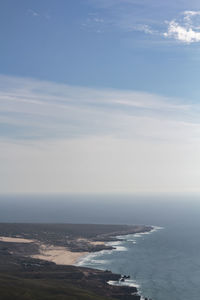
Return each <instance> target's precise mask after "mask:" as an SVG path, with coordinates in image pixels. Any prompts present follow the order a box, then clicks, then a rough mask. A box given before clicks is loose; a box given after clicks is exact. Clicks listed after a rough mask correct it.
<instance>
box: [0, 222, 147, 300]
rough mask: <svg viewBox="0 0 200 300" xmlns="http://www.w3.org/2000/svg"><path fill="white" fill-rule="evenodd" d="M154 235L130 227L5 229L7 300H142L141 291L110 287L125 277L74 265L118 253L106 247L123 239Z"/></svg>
mask: <svg viewBox="0 0 200 300" xmlns="http://www.w3.org/2000/svg"><path fill="white" fill-rule="evenodd" d="M150 230H152V227H150V226H129V225H97V224H95V225H91V224H19V223H17V224H14V223H12V224H11V223H0V237H1V238H0V295H1V297H2V298H1V299H3V300H7V299H20V300H23V299H24V300H25V299H34V300H37V299H42V300H43V299H44V300H45V299H52V300H53V299H56V300H61V299H62V300H63V299H70V300H71V299H74V300H75V299H77V300H82V299H85V300H86V299H97V300H98V299H99V300H101V299H102V300H103V299H105V300H106V299H121V300H122V299H124V300H129V299H132V300H139V299H140V296H139V295H138V293H137V292H138V291H137V288H135V287H127V286H111V285H109V284H108V283H107V282H108V281H110V280H112V281H119V280H120V278H121V274H113V273H112V272H111V271H108V270H106V271H101V270H96V269H89V268H84V267H78V266H72V265H70V264H73V263H75V261H76V260H77V259H78V258H79V257H80V255H85V254H87V253H89V252H96V251H101V250H106V249H113V247H112V246H108V245H106V243H105V242H108V241H116V240H118V238H117V236H119V235H127V234H134V233H140V232H146V231H150ZM59 251H60V252H59ZM62 255H63V256H62ZM69 255H71V260H70V257H69ZM67 257H68V258H67Z"/></svg>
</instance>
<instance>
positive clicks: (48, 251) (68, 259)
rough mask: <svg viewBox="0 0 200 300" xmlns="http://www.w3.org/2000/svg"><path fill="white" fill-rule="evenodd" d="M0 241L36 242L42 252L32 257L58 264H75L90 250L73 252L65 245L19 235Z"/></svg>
mask: <svg viewBox="0 0 200 300" xmlns="http://www.w3.org/2000/svg"><path fill="white" fill-rule="evenodd" d="M0 241H2V242H8V243H24V244H25V243H35V244H38V245H39V248H40V254H35V255H32V256H31V257H32V258H37V259H43V260H47V261H51V262H54V263H56V264H57V265H73V264H75V263H76V262H77V261H78V259H79V258H81V257H82V256H85V255H87V254H88V252H71V251H69V250H67V249H66V248H65V247H56V246H52V245H45V244H42V243H40V242H39V241H36V240H29V239H23V238H17V237H15V238H14V237H4V236H1V237H0Z"/></svg>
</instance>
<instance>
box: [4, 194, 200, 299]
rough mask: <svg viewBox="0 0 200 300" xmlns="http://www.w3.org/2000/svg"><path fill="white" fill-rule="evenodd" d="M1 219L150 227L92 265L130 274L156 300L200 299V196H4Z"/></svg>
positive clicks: (92, 258) (90, 261) (93, 260)
mask: <svg viewBox="0 0 200 300" xmlns="http://www.w3.org/2000/svg"><path fill="white" fill-rule="evenodd" d="M0 221H3V222H6V221H7V222H74V223H110V224H111V223H112V224H123V223H124V224H150V225H156V226H160V227H163V229H160V230H157V231H155V232H153V233H151V234H145V235H139V236H138V235H136V236H133V235H130V236H127V237H126V239H125V240H122V241H121V242H120V243H119V244H118V245H116V246H117V250H116V251H108V252H105V251H104V252H102V253H99V254H98V255H92V256H90V257H89V259H86V260H85V261H84V264H85V265H87V266H90V267H97V268H102V269H110V270H112V271H113V272H117V273H121V274H129V275H131V278H132V279H133V281H134V282H136V283H137V284H139V286H140V291H141V293H142V294H143V295H146V296H148V297H151V298H152V299H153V300H169V299H174V300H180V299H181V300H186V299H187V300H188V299H190V300H193V299H198V298H199V295H200V198H199V197H197V196H196V197H194V196H189V195H187V196H179V197H177V196H176V197H175V196H172V195H171V196H168V197H163V196H162V197H161V196H151V197H148V196H145V197H144V196H143V197H139V196H129V197H128V196H126V197H125V196H112V197H111V196H110V197H107V196H104V197H103V196H101V197H100V196H99V197H94V196H84V197H81V196H79V197H75V196H67V197H66V196H63V197H56V196H54V197H53V196H52V197H3V196H2V197H1V199H0Z"/></svg>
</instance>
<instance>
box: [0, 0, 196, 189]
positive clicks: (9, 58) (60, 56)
mask: <svg viewBox="0 0 200 300" xmlns="http://www.w3.org/2000/svg"><path fill="white" fill-rule="evenodd" d="M0 25H1V26H0V36H1V50H0V53H1V55H0V65H1V69H0V166H1V167H0V193H2V194H4V193H5V194H6V193H31V194H32V193H37V194H38V193H47V194H49V193H61V194H64V193H79V194H81V193H97V194H98V193H101V194H106V193H128V194H130V193H156V192H158V193H166V192H167V193H173V192H176V193H178V192H180V193H184V192H187V193H188V192H189V193H199V192H200V185H199V178H200V156H199V153H200V105H199V97H200V88H199V75H200V71H199V70H200V3H199V1H194V0H192V1H186V0H177V1H172V0H170V1H163V0H162V1H161V0H148V1H147V0H73V1H72V0H69V1H64V0H59V1H58V0H42V1H41V0H40V1H39V0H34V1H33V0H26V1H25V0H19V1H14V0H3V1H1V2H0Z"/></svg>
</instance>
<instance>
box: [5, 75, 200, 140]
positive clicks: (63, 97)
mask: <svg viewBox="0 0 200 300" xmlns="http://www.w3.org/2000/svg"><path fill="white" fill-rule="evenodd" d="M0 82H1V85H0V122H1V124H4V127H5V126H7V128H10V127H12V126H13V123H15V124H16V125H18V126H17V127H16V128H15V130H14V131H13V132H14V134H12V130H9V133H7V132H6V129H5V130H3V129H2V134H3V136H4V137H5V136H6V134H7V135H8V137H9V138H24V137H27V138H29V139H31V138H36V139H37V138H38V137H40V138H41V137H42V138H50V137H51V138H69V137H70V138H71V137H81V136H83V137H84V136H96V135H98V136H101V135H111V136H114V137H117V136H118V137H120V138H123V137H125V138H127V137H128V136H129V137H130V138H136V137H137V138H147V137H148V138H153V139H166V138H167V139H178V140H179V139H180V138H184V139H185V138H187V137H186V136H185V132H187V131H188V130H189V131H190V130H191V124H194V127H195V128H199V123H198V122H197V121H196V123H195V119H197V118H194V113H193V112H192V107H191V106H189V105H186V104H185V103H181V102H180V101H178V100H175V99H170V98H167V97H162V96H159V95H153V94H148V93H143V92H135V91H122V90H112V89H90V88H84V87H73V86H69V85H64V84H56V83H51V82H42V81H37V80H32V79H23V78H15V77H5V76H1V80H0ZM25 125H26V126H25ZM158 128H160V129H159V130H158ZM173 128H174V129H175V130H173ZM30 132H31V134H30ZM163 133H164V134H163ZM170 133H171V135H170ZM189 136H191V137H194V136H195V132H193V134H192V135H191V134H188V137H189Z"/></svg>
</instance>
